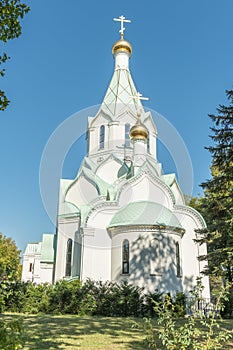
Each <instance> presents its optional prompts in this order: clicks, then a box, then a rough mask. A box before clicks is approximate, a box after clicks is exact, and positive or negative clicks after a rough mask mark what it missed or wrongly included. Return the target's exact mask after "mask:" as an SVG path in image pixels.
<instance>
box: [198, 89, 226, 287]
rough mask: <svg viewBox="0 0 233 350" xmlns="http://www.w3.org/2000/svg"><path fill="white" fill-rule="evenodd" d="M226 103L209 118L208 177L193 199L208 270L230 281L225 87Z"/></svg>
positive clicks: (203, 257)
mask: <svg viewBox="0 0 233 350" xmlns="http://www.w3.org/2000/svg"><path fill="white" fill-rule="evenodd" d="M226 94H227V98H228V100H229V102H230V104H229V106H224V105H220V106H219V108H218V109H217V112H218V113H217V114H216V115H213V114H211V115H209V117H210V118H211V120H212V122H213V127H211V131H212V134H211V136H210V138H211V139H212V141H213V144H212V145H211V146H210V147H208V148H207V149H208V150H209V152H210V153H211V155H212V164H211V167H210V169H211V175H212V177H211V179H209V180H207V181H205V182H203V183H202V184H201V186H202V188H203V189H204V198H202V199H199V201H196V203H195V205H196V208H197V209H199V210H200V211H201V213H202V214H203V216H204V217H205V220H206V223H207V227H208V230H206V231H205V232H203V231H202V232H200V234H201V235H202V238H201V239H200V240H199V242H201V243H202V242H207V245H208V253H207V256H202V257H200V258H201V259H208V268H207V269H206V272H207V273H209V274H213V275H217V276H221V277H223V278H224V279H225V280H227V281H229V282H230V283H231V284H232V283H233V90H230V91H226Z"/></svg>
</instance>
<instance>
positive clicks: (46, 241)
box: [40, 233, 54, 263]
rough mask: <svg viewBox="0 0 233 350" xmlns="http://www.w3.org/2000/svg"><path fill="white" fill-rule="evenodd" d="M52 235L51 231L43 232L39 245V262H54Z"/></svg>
mask: <svg viewBox="0 0 233 350" xmlns="http://www.w3.org/2000/svg"><path fill="white" fill-rule="evenodd" d="M53 241H54V235H53V234H51V233H44V234H43V240H42V245H41V258H40V261H41V262H51V263H52V262H54V247H53Z"/></svg>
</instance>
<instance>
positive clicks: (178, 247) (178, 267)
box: [176, 242, 181, 277]
mask: <svg viewBox="0 0 233 350" xmlns="http://www.w3.org/2000/svg"><path fill="white" fill-rule="evenodd" d="M176 275H177V277H180V276H181V269H180V246H179V243H178V242H176Z"/></svg>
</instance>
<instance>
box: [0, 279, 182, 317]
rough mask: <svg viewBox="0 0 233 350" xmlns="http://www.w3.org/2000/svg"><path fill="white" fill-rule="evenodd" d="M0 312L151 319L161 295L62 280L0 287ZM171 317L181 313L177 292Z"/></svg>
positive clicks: (130, 287) (120, 285) (114, 285)
mask: <svg viewBox="0 0 233 350" xmlns="http://www.w3.org/2000/svg"><path fill="white" fill-rule="evenodd" d="M0 295H1V298H0V311H1V312H4V311H8V312H20V313H21V312H22V313H30V314H31V313H32V314H38V313H53V314H78V315H99V316H122V317H128V316H133V317H142V316H148V317H154V316H156V313H155V311H154V302H155V301H156V302H160V301H161V302H162V300H163V295H162V294H161V293H158V291H157V290H155V291H154V292H153V293H149V294H145V293H143V289H142V288H139V287H137V286H133V285H131V284H129V283H128V282H126V281H123V282H121V283H114V282H101V281H98V282H96V281H92V280H87V281H86V282H85V283H81V282H80V281H79V280H72V281H66V280H62V281H59V282H57V283H56V284H54V285H49V284H40V285H36V284H33V283H23V282H17V283H6V282H5V283H4V284H3V283H2V284H0ZM172 302H173V303H174V310H175V311H174V315H177V316H179V317H181V316H184V314H185V303H186V298H185V295H184V294H183V293H180V292H179V293H177V295H176V297H175V298H174V300H173V301H172Z"/></svg>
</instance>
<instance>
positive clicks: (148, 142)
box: [146, 135, 150, 153]
mask: <svg viewBox="0 0 233 350" xmlns="http://www.w3.org/2000/svg"><path fill="white" fill-rule="evenodd" d="M146 146H147V153H150V135H148V137H147V144H146Z"/></svg>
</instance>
